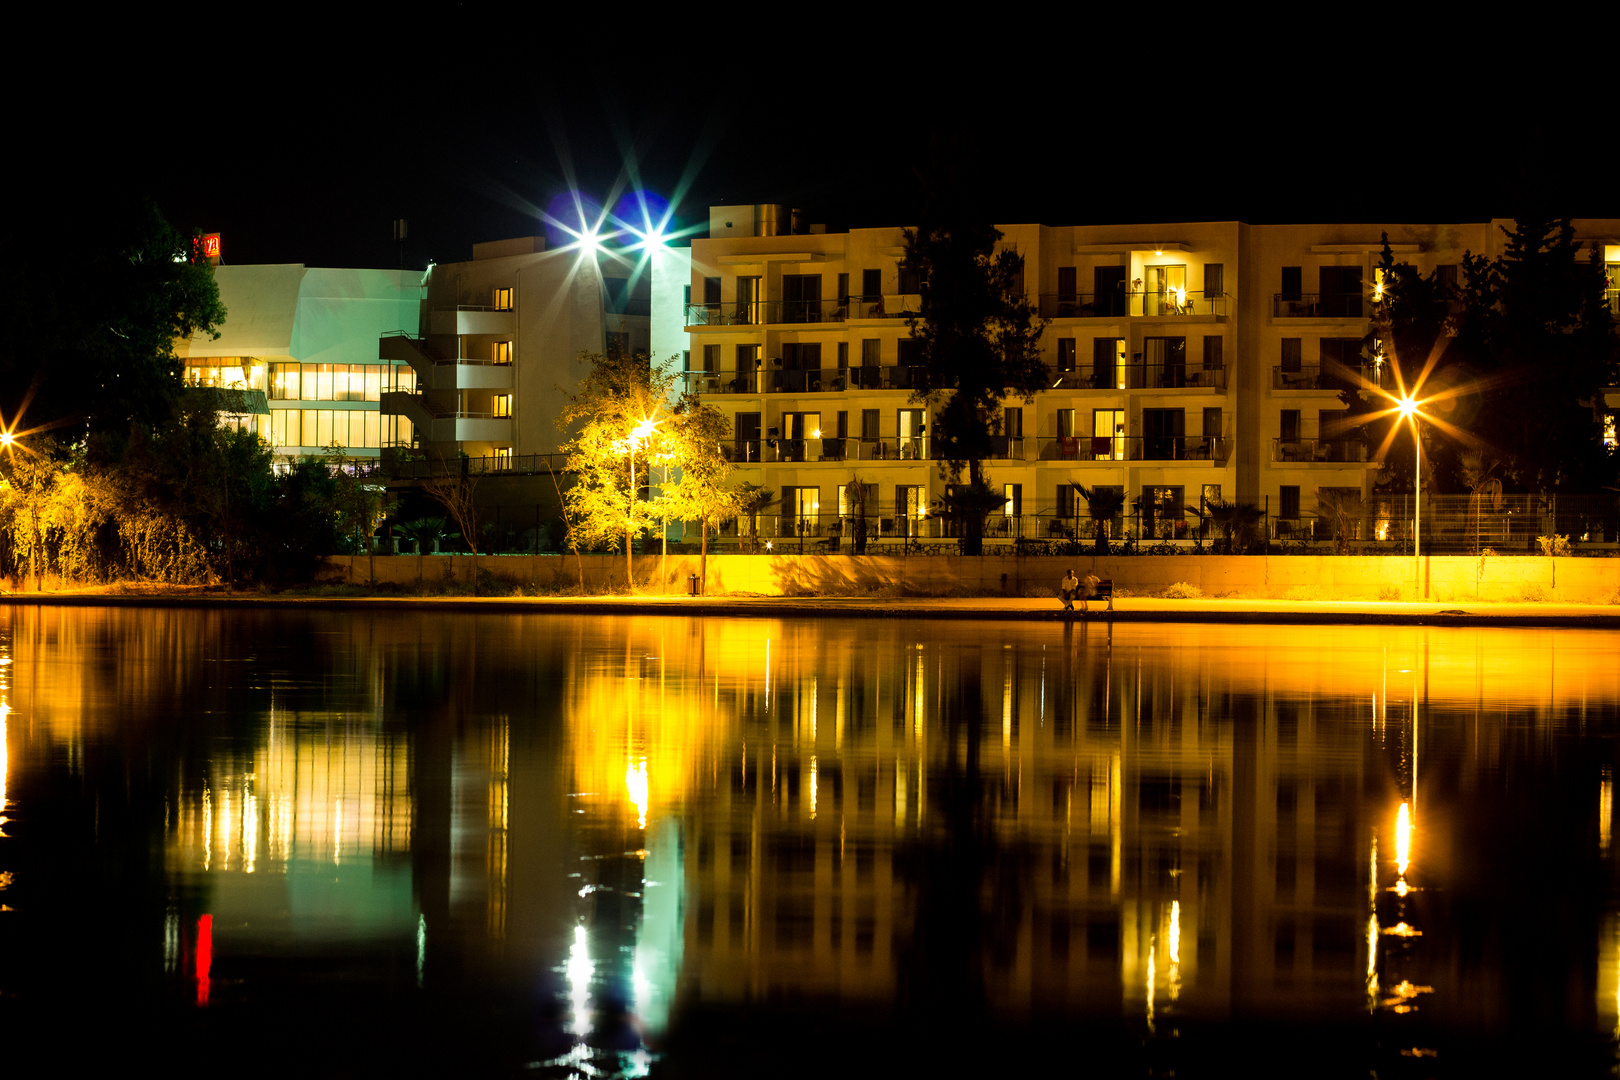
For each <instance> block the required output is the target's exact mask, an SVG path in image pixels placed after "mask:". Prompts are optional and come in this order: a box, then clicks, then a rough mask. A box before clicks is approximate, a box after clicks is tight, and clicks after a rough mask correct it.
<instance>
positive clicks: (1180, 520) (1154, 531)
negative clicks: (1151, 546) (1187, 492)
mask: <svg viewBox="0 0 1620 1080" xmlns="http://www.w3.org/2000/svg"><path fill="white" fill-rule="evenodd" d="M1181 491H1182V489H1181V488H1180V487H1179V486H1168V487H1149V488H1148V489H1147V490H1146V491H1144V492H1143V496H1144V497H1143V499H1142V532H1143V533H1144V534H1145V535H1147V536H1151V537H1154V538H1155V539H1158V540H1173V539H1177V538H1179V537H1183V536H1185V535H1186V534H1187V517H1186V509H1185V505H1186V504H1185V503H1183V502H1182V499H1181Z"/></svg>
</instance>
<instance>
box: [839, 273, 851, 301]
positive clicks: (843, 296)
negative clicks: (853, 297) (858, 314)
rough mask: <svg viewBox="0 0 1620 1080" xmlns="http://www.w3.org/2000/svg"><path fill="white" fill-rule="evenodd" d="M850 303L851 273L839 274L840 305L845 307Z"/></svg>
mask: <svg viewBox="0 0 1620 1080" xmlns="http://www.w3.org/2000/svg"><path fill="white" fill-rule="evenodd" d="M848 303H849V275H848V274H839V275H838V306H839V307H844V306H846V305H848Z"/></svg>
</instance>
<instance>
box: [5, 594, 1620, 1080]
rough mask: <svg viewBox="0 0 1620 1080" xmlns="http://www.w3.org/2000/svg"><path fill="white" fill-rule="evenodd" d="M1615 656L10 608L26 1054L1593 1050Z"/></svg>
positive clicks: (1491, 1064)
mask: <svg viewBox="0 0 1620 1080" xmlns="http://www.w3.org/2000/svg"><path fill="white" fill-rule="evenodd" d="M1617 653H1620V636H1616V635H1615V634H1612V633H1599V632H1583V631H1568V630H1563V631H1547V630H1526V631H1517V630H1458V629H1421V628H1411V629H1408V628H1394V629H1369V628H1360V627H1357V628H1321V629H1311V628H1301V627H1289V628H1267V627H1231V626H1210V627H1199V626H1144V625H1140V624H1128V625H1122V626H1119V627H1117V628H1112V629H1111V628H1109V627H1107V626H1105V625H1099V624H1091V625H1085V626H1080V627H1070V628H1065V627H1062V626H1058V625H1052V626H1045V625H1042V626H1028V627H1024V626H1013V625H1006V624H970V623H941V624H929V623H923V622H917V621H804V622H796V621H771V620H744V619H738V620H726V619H710V620H687V619H678V618H667V619H654V618H639V619H621V618H574V617H542V616H511V615H498V616H480V615H457V614H444V615H440V614H434V613H418V612H407V613H398V614H393V613H369V612H368V613H356V614H332V613H322V612H273V611H272V612H258V613H237V612H200V611H176V610H162V609H154V610H101V609H52V608H45V609H34V608H28V607H18V608H0V701H3V703H4V704H3V706H0V730H3V732H4V739H3V743H0V745H3V748H4V754H3V755H0V800H3V801H0V834H3V835H0V1068H4V1069H6V1071H7V1072H13V1071H14V1070H16V1071H19V1072H22V1073H27V1072H31V1071H32V1072H40V1073H44V1072H54V1071H57V1070H59V1069H60V1068H62V1067H64V1066H70V1065H85V1064H97V1065H100V1066H102V1067H111V1066H115V1065H117V1064H118V1063H122V1062H145V1061H151V1062H154V1063H157V1062H161V1063H168V1064H170V1066H171V1067H172V1068H174V1069H185V1070H187V1071H190V1070H191V1069H203V1070H209V1071H213V1070H225V1071H227V1072H229V1073H233V1074H242V1073H246V1074H254V1073H259V1072H283V1071H284V1070H288V1069H293V1070H297V1071H298V1072H301V1073H307V1074H313V1075H325V1074H344V1075H368V1074H372V1073H395V1074H398V1073H411V1072H441V1073H450V1072H454V1073H457V1074H473V1075H483V1074H493V1075H526V1076H573V1075H578V1076H615V1075H626V1076H635V1075H644V1074H646V1073H647V1072H649V1071H650V1072H651V1073H652V1075H654V1076H659V1075H665V1074H667V1075H683V1076H708V1075H716V1074H722V1075H738V1076H743V1075H747V1076H756V1075H761V1074H767V1075H777V1074H798V1073H805V1074H811V1075H825V1074H828V1073H833V1074H852V1075H853V1074H862V1073H868V1072H882V1073H901V1072H905V1073H916V1074H919V1075H933V1074H934V1073H936V1072H945V1071H947V1070H946V1066H952V1067H954V1071H957V1072H960V1073H962V1074H968V1075H986V1076H1021V1075H1034V1074H1036V1073H1037V1072H1039V1073H1040V1074H1041V1075H1048V1074H1052V1073H1061V1074H1064V1075H1069V1074H1088V1075H1099V1074H1100V1075H1115V1074H1118V1075H1172V1074H1174V1075H1178V1076H1196V1075H1218V1074H1220V1073H1221V1071H1222V1070H1223V1069H1225V1068H1229V1067H1231V1066H1233V1065H1237V1066H1239V1067H1241V1068H1243V1069H1245V1070H1247V1071H1248V1072H1250V1073H1269V1072H1277V1073H1295V1074H1306V1073H1310V1074H1316V1075H1345V1076H1360V1077H1365V1076H1369V1075H1372V1074H1374V1073H1376V1075H1378V1076H1392V1075H1393V1076H1401V1075H1411V1076H1425V1075H1475V1074H1478V1073H1480V1072H1496V1071H1510V1072H1520V1073H1525V1074H1532V1073H1535V1074H1544V1073H1561V1074H1601V1073H1603V1072H1605V1071H1607V1070H1610V1069H1611V1068H1612V1067H1613V1065H1614V1062H1615V1054H1614V1047H1615V1037H1616V1028H1617V1024H1620V1015H1617V1003H1620V978H1617V975H1620V903H1617V890H1616V888H1615V884H1616V880H1617V879H1616V871H1615V855H1616V852H1615V843H1616V840H1615V837H1614V835H1613V831H1612V822H1613V818H1614V814H1613V775H1614V761H1615V756H1616V739H1617V736H1620V664H1617V662H1616V656H1617Z"/></svg>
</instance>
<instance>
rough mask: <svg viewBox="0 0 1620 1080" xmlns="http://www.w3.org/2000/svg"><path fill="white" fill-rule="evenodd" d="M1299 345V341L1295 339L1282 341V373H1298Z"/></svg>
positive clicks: (1290, 338)
mask: <svg viewBox="0 0 1620 1080" xmlns="http://www.w3.org/2000/svg"><path fill="white" fill-rule="evenodd" d="M1299 343H1300V339H1299V338H1297V337H1285V338H1283V339H1282V369H1283V370H1284V371H1289V372H1295V373H1298V371H1299V358H1300V349H1299Z"/></svg>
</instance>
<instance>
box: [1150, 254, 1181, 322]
mask: <svg viewBox="0 0 1620 1080" xmlns="http://www.w3.org/2000/svg"><path fill="white" fill-rule="evenodd" d="M1186 310H1187V268H1186V267H1185V266H1149V267H1147V288H1146V290H1145V294H1144V295H1143V297H1142V314H1144V315H1180V314H1183V313H1185V312H1186Z"/></svg>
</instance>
